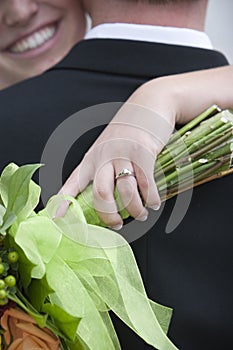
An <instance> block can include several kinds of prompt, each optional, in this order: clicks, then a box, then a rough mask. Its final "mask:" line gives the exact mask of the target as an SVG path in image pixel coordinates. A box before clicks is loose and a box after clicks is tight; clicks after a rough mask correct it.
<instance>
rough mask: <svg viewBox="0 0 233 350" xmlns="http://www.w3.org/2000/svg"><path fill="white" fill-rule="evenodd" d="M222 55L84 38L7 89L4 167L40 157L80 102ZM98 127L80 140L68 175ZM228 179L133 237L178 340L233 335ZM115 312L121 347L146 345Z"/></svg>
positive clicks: (191, 345)
mask: <svg viewBox="0 0 233 350" xmlns="http://www.w3.org/2000/svg"><path fill="white" fill-rule="evenodd" d="M226 64H227V61H226V59H225V58H224V57H223V56H222V55H221V54H220V53H218V52H216V51H211V50H204V49H197V48H188V47H182V46H175V45H164V44H153V43H144V42H136V41H126V40H88V41H84V42H81V43H80V44H78V45H77V46H76V47H75V48H74V49H73V50H72V51H71V53H70V54H69V55H68V56H67V57H66V58H65V59H64V60H63V61H62V62H61V63H60V64H58V65H57V66H56V67H54V68H53V69H51V70H50V71H48V72H47V73H45V74H43V75H42V76H41V77H38V78H34V79H31V80H28V81H26V82H24V83H21V84H18V85H16V86H14V87H12V88H9V89H7V90H5V91H2V92H1V94H0V106H1V112H0V113H1V139H0V144H1V150H2V151H1V153H2V155H1V168H3V167H4V166H5V165H6V164H7V163H9V162H10V161H14V162H16V163H18V164H24V163H31V162H39V161H40V157H41V153H42V151H43V147H44V145H45V143H46V141H47V139H48V138H49V136H50V134H51V133H52V132H53V130H54V129H55V128H56V127H57V126H58V125H59V124H60V123H61V122H62V121H63V120H64V119H65V118H67V117H69V116H70V115H71V114H73V113H74V112H76V111H78V110H81V109H83V108H86V107H89V106H92V105H95V104H100V103H105V102H118V101H120V102H121V101H125V100H126V99H127V98H128V96H129V95H130V94H131V93H132V92H133V91H134V90H135V89H136V88H137V87H138V86H140V85H141V84H142V83H144V82H145V81H147V80H149V79H152V78H155V77H160V76H163V75H170V74H174V73H181V72H188V71H194V70H199V69H205V68H212V67H217V66H222V65H226ZM206 93H208V91H207V92H206ZM111 117H112V115H111V116H109V120H110V119H111ZM96 118H98V116H96ZM100 130H102V127H100V128H97V129H96V130H95V131H94V132H92V133H91V134H87V135H84V136H83V138H82V142H81V143H80V144H79V145H77V147H76V146H75V148H74V150H73V153H72V152H71V155H69V156H68V157H67V160H66V163H65V169H64V176H65V177H66V176H67V175H68V174H69V172H70V171H71V170H72V169H73V168H74V166H75V164H76V163H78V162H79V161H80V160H81V158H82V156H83V154H84V152H85V151H86V150H87V149H88V147H89V146H90V145H91V143H92V142H93V140H94V139H95V138H96V137H97V135H98V133H99V132H100ZM232 180H233V178H232V176H229V177H226V178H223V179H220V180H217V181H214V182H212V183H209V184H206V185H203V186H200V187H199V188H197V189H195V190H194V193H193V197H192V201H191V204H190V206H189V209H188V211H187V214H186V215H185V218H184V219H183V221H182V222H181V223H180V225H179V226H178V227H177V228H176V229H175V231H173V233H172V234H166V233H165V227H166V224H167V221H168V218H169V217H170V214H171V210H172V208H173V206H174V203H175V199H172V200H169V201H168V202H167V203H166V205H165V208H164V210H163V213H162V215H161V217H160V219H159V221H158V222H157V223H156V224H155V226H154V227H153V228H152V229H151V230H150V231H149V232H148V233H147V234H146V235H145V236H143V237H142V238H140V239H138V240H137V241H136V242H134V243H133V244H132V247H133V249H134V252H135V254H136V258H137V260H138V264H139V266H140V268H141V271H142V275H143V278H144V282H145V285H146V288H147V291H148V294H149V296H150V297H151V298H152V299H154V300H156V301H158V302H161V303H163V304H165V305H169V306H171V307H172V308H173V309H174V315H173V319H172V323H171V327H170V332H169V335H170V337H171V339H172V340H173V341H174V343H175V344H176V345H177V346H178V347H179V348H180V349H182V350H220V349H230V348H231V346H230V347H228V344H230V343H232V342H233V335H232V325H233V324H232V312H233V307H232V306H233V305H232V304H233V303H232V295H233V279H232V246H233V229H232V220H231V218H232V198H233V184H232ZM142 312H143V310H142ZM114 322H115V324H116V327H117V330H118V334H119V337H120V340H121V342H122V347H123V349H125V350H131V349H137V350H144V349H150V347H149V346H147V345H146V344H144V343H143V342H142V341H141V340H139V339H138V338H137V337H136V336H135V335H134V334H132V332H131V331H129V330H127V329H126V327H122V325H121V323H120V322H119V321H117V320H115V319H114Z"/></svg>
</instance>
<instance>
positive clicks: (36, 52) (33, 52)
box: [5, 21, 60, 59]
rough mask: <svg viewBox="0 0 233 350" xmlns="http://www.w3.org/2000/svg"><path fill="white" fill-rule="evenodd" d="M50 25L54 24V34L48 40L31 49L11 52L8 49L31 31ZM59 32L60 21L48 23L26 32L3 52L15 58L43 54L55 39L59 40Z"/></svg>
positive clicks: (34, 31)
mask: <svg viewBox="0 0 233 350" xmlns="http://www.w3.org/2000/svg"><path fill="white" fill-rule="evenodd" d="M52 25H54V26H55V34H54V35H53V37H52V38H50V39H49V40H48V41H46V42H45V43H44V44H42V45H41V46H38V47H36V48H34V49H31V50H28V51H25V52H11V51H10V47H12V46H13V45H15V44H16V43H17V42H18V41H21V40H23V39H26V38H27V37H29V36H30V35H32V34H33V33H36V32H38V31H40V30H42V29H43V28H46V27H49V26H52ZM59 33H60V21H57V22H52V23H48V24H46V25H43V26H41V27H39V28H38V29H36V30H33V31H32V32H31V33H28V34H26V35H24V36H23V37H21V38H19V39H18V40H17V41H15V42H14V43H13V44H12V45H10V46H8V48H7V49H6V50H5V52H7V54H8V55H11V56H14V57H17V58H23V59H24V58H34V57H36V56H38V55H41V54H43V53H44V52H46V51H47V50H49V49H51V48H52V47H53V45H54V44H55V43H56V41H57V40H59Z"/></svg>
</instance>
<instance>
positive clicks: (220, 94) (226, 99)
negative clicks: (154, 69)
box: [128, 66, 233, 124]
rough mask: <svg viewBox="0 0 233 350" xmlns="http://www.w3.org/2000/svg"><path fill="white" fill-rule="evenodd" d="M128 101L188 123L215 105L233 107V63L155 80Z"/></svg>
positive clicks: (178, 121)
mask: <svg viewBox="0 0 233 350" xmlns="http://www.w3.org/2000/svg"><path fill="white" fill-rule="evenodd" d="M128 102H130V103H135V104H138V105H142V106H145V107H146V108H150V109H153V110H154V111H155V112H156V113H158V114H160V115H161V116H163V117H165V118H169V119H170V120H172V119H173V118H175V121H176V123H179V124H185V123H187V122H188V121H189V120H191V119H193V118H194V117H195V116H196V115H198V114H199V113H201V112H202V111H203V110H204V109H206V108H207V107H209V106H210V105H212V104H218V105H219V106H220V107H221V108H223V109H224V108H230V107H233V66H227V67H221V68H215V69H209V70H203V71H199V72H192V73H185V74H178V75H173V76H168V77H162V78H158V79H154V80H151V81H150V82H148V83H146V84H144V85H143V86H142V87H140V88H139V89H138V90H136V91H135V93H134V94H133V95H132V96H131V97H130V98H129V100H128Z"/></svg>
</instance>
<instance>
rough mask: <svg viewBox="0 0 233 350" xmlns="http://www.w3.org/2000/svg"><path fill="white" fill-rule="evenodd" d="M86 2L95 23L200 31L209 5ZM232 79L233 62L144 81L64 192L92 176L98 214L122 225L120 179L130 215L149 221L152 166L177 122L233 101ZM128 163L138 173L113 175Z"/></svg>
mask: <svg viewBox="0 0 233 350" xmlns="http://www.w3.org/2000/svg"><path fill="white" fill-rule="evenodd" d="M83 3H84V6H85V9H86V10H87V12H88V13H89V14H90V15H91V17H92V20H93V23H94V25H97V24H101V23H109V22H126V23H139V24H152V25H165V26H166V25H170V26H175V27H184V28H193V29H198V30H203V28H204V23H205V14H206V7H207V1H205V0H199V1H194V2H192V1H187V2H186V1H183V2H179V3H176V4H170V5H166V6H165V5H152V4H149V3H147V2H138V3H135V2H130V1H124V2H123V1H122V2H121V4H120V5H119V1H106V0H99V1H98V2H97V1H94V0H83ZM228 69H229V71H228ZM213 79H214V80H213ZM218 79H221V80H222V84H220V83H219V80H218ZM215 80H216V83H214V82H213V81H215ZM232 84H233V72H232V67H230V68H229V67H227V68H224V69H223V70H221V69H219V70H218V69H217V70H213V71H210V70H208V71H206V72H199V73H190V74H182V75H176V76H174V77H165V78H160V79H155V80H152V81H151V82H149V83H146V84H144V85H143V86H142V87H140V88H139V89H138V90H136V92H135V93H134V94H133V95H132V96H131V97H130V99H129V100H128V101H127V102H126V104H125V105H124V106H123V108H121V110H120V111H119V112H118V113H117V115H116V116H115V117H114V118H113V120H112V121H111V123H110V124H109V125H108V126H107V127H106V129H105V130H104V131H103V133H102V134H101V135H100V137H99V138H98V139H97V140H96V142H95V143H94V144H93V146H92V147H91V148H90V150H89V151H88V152H87V154H86V155H85V157H84V159H83V161H82V162H81V163H80V164H79V166H78V167H77V168H76V169H75V170H74V172H73V173H72V174H71V176H70V178H69V179H68V180H67V182H66V183H65V185H64V186H63V188H62V189H61V191H60V193H62V194H67V195H71V196H74V197H75V196H77V194H78V193H80V192H81V191H83V190H84V188H85V187H86V186H87V185H88V183H89V182H91V181H93V189H94V190H93V194H94V206H95V209H96V211H97V213H98V215H99V216H100V218H101V220H102V221H103V222H104V223H105V224H106V225H108V226H109V227H111V228H114V229H120V228H121V227H122V224H123V222H122V219H121V217H120V215H119V214H118V212H117V207H116V203H115V200H114V196H113V190H114V186H115V184H116V186H117V188H118V191H119V193H120V196H121V200H122V202H123V204H124V206H125V208H126V209H127V210H128V212H129V213H130V215H131V216H132V217H134V218H135V219H137V220H140V221H145V220H146V219H147V217H148V211H147V209H146V207H149V208H152V209H154V210H157V209H158V208H159V207H160V198H159V194H158V190H157V187H156V184H155V182H154V178H153V169H154V164H155V159H156V156H157V155H158V154H159V153H160V152H161V150H162V149H163V147H164V145H165V144H166V142H167V141H168V139H169V137H170V135H171V133H172V131H173V129H174V126H175V123H186V122H188V121H189V120H191V119H192V118H194V117H195V116H196V115H198V114H199V113H200V112H201V111H203V110H204V109H205V108H207V107H209V106H210V105H211V104H214V103H217V104H219V105H220V106H221V107H222V108H226V107H230V106H233V101H232V95H231V94H230V91H231V90H230V86H232ZM206 91H208V94H207V93H206ZM187 101H188V103H187ZM185 102H186V103H185ZM138 106H140V107H138ZM133 108H135V111H137V110H138V109H140V108H143V110H144V118H143V125H142V123H141V122H140V121H135V117H134V115H135V113H129V109H131V111H132V109H133ZM150 111H152V113H151V112H150ZM126 124H127V125H126ZM158 126H160V127H159V128H158ZM161 135H162V136H161ZM119 139H121V142H119ZM122 140H124V141H126V142H123V141H122ZM114 141H116V142H114ZM109 150H111V153H109ZM119 157H121V159H119ZM109 159H111V161H109ZM124 168H127V169H128V170H130V171H132V172H134V173H135V176H127V177H123V178H120V179H118V180H117V181H115V176H116V175H117V174H118V173H119V172H120V171H121V170H122V169H124ZM142 199H143V201H142ZM143 203H145V205H144V204H143ZM66 208H67V203H66V204H65V203H64V205H63V206H62V207H61V208H60V209H59V211H58V216H61V215H63V214H64V212H65V210H66Z"/></svg>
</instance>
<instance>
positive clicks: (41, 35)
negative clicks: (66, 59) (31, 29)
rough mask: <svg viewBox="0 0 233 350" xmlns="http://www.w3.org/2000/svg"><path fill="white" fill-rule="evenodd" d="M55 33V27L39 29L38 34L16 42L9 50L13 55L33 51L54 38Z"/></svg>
mask: <svg viewBox="0 0 233 350" xmlns="http://www.w3.org/2000/svg"><path fill="white" fill-rule="evenodd" d="M55 31H56V27H55V26H53V27H47V28H44V29H41V30H39V31H38V32H36V33H33V34H32V35H30V36H28V37H27V38H26V39H22V40H20V41H18V42H17V43H16V44H15V45H13V46H12V47H11V48H10V51H11V52H14V53H22V52H25V51H29V50H33V49H35V48H37V47H39V46H41V45H43V44H44V43H45V42H46V41H48V40H49V39H51V38H52V37H53V36H54V34H55Z"/></svg>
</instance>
